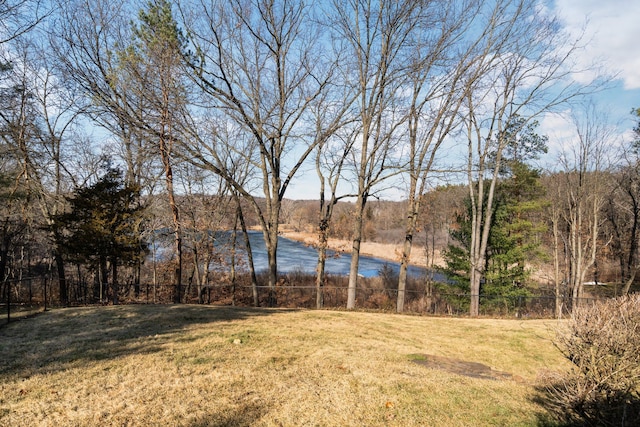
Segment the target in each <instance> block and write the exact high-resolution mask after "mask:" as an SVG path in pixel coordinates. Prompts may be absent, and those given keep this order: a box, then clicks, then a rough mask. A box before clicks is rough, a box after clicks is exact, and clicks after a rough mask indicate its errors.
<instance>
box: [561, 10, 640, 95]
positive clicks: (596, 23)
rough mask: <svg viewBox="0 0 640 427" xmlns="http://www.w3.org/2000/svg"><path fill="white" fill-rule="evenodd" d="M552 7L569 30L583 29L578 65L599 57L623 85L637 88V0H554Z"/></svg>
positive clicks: (574, 32) (639, 73)
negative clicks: (582, 41)
mask: <svg viewBox="0 0 640 427" xmlns="http://www.w3.org/2000/svg"><path fill="white" fill-rule="evenodd" d="M554 11H555V13H556V14H557V15H558V17H559V18H560V19H561V20H562V22H563V23H564V24H565V27H566V29H567V30H568V31H569V32H570V34H572V35H575V36H578V35H579V34H581V33H582V31H583V30H584V31H585V38H584V40H585V41H587V42H588V43H587V46H586V47H585V50H584V51H583V53H582V55H583V56H582V58H581V61H580V62H581V63H582V65H585V66H587V65H588V64H591V63H592V62H593V61H594V60H596V61H597V60H602V61H604V62H605V63H606V64H607V67H608V69H609V70H610V71H611V72H615V73H619V77H620V78H621V79H622V80H623V82H624V87H625V89H640V55H639V54H638V53H639V49H638V42H639V41H640V25H638V17H640V1H637V0H555V4H554Z"/></svg>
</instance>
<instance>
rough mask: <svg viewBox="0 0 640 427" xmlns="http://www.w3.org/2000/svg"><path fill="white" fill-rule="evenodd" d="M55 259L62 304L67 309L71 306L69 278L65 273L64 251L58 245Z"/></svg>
mask: <svg viewBox="0 0 640 427" xmlns="http://www.w3.org/2000/svg"><path fill="white" fill-rule="evenodd" d="M54 257H55V259H56V270H57V272H58V286H59V288H60V304H61V305H62V306H63V307H66V306H67V305H68V304H69V291H68V289H67V276H66V275H65V272H64V259H63V258H62V251H61V250H60V247H59V246H57V245H56V249H55V254H54Z"/></svg>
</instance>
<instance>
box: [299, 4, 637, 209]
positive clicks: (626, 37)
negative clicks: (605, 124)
mask: <svg viewBox="0 0 640 427" xmlns="http://www.w3.org/2000/svg"><path fill="white" fill-rule="evenodd" d="M545 3H546V4H547V8H548V9H549V11H550V12H551V13H552V14H555V15H556V16H557V17H558V18H559V19H560V22H561V23H562V25H563V27H564V29H565V30H566V31H567V32H568V33H569V34H570V35H572V36H573V37H574V38H578V37H580V35H581V34H582V35H583V36H582V37H583V38H582V40H583V41H584V48H583V49H581V50H580V52H579V53H578V56H577V61H578V65H579V66H581V67H583V68H588V67H590V66H591V64H593V63H594V62H597V63H599V64H601V65H602V67H603V68H604V69H605V71H606V72H607V73H609V74H611V75H614V76H615V78H614V80H613V81H612V82H611V84H610V87H609V88H608V89H607V90H605V91H602V92H599V93H598V94H596V95H593V103H594V104H595V105H596V107H597V109H598V110H600V111H602V112H603V116H604V115H606V116H608V118H607V120H608V121H609V122H611V126H615V129H616V133H617V138H616V139H617V141H616V143H620V142H621V141H623V140H625V139H626V140H628V139H629V138H630V137H631V135H630V133H631V129H632V127H633V126H634V124H635V123H634V120H633V119H632V116H631V114H630V112H631V109H632V108H637V107H640V25H639V24H638V19H640V1H639V0H549V1H548V2H545ZM593 77H594V75H593V74H591V73H584V74H580V75H577V76H576V79H578V81H579V82H581V83H585V84H586V83H588V82H589V81H590V80H592V79H593ZM564 113H565V114H564V116H562V115H557V114H554V115H552V114H549V115H545V116H543V117H542V118H541V119H540V127H539V133H541V134H544V135H547V136H548V137H549V146H550V151H549V153H548V155H547V156H545V157H546V158H544V159H541V161H542V163H546V164H553V163H554V162H555V161H557V158H558V156H559V154H560V152H561V151H562V149H563V147H566V145H567V144H570V143H571V140H572V139H573V138H575V133H574V130H573V128H574V125H572V124H571V122H570V121H569V120H568V116H569V115H570V113H571V111H569V110H566V111H565V112H564ZM300 172H302V173H301V174H299V176H298V177H297V178H296V179H294V181H293V182H292V185H291V186H290V187H289V189H288V191H287V195H286V197H287V198H290V199H317V198H318V194H317V191H318V190H317V189H318V183H317V176H316V173H315V170H314V169H313V167H312V166H311V165H310V166H309V167H307V168H304V169H303V170H302V171H300ZM385 198H389V199H399V198H402V192H401V191H397V190H396V191H391V192H387V194H386V196H385Z"/></svg>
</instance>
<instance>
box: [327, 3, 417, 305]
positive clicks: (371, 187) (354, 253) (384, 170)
mask: <svg viewBox="0 0 640 427" xmlns="http://www.w3.org/2000/svg"><path fill="white" fill-rule="evenodd" d="M419 4H420V2H418V1H404V2H385V1H377V2H370V1H363V0H349V1H346V2H337V1H334V3H333V7H334V16H333V18H332V19H331V20H330V23H331V25H332V26H333V27H334V28H335V30H334V31H335V34H336V35H337V36H339V37H342V38H344V40H345V41H346V43H345V50H346V52H347V58H350V61H351V64H349V67H350V69H352V70H353V77H352V81H351V84H352V85H354V88H356V90H357V94H358V99H357V101H356V104H355V107H354V110H355V112H354V114H355V116H356V117H357V120H358V128H357V132H358V144H357V146H354V147H353V149H352V150H351V156H352V162H353V182H354V185H353V186H354V188H355V192H356V194H357V197H356V201H355V205H354V213H353V216H354V218H353V235H352V240H353V247H352V250H351V268H350V271H349V288H348V294H347V308H348V309H352V308H354V307H355V304H356V287H357V281H358V266H359V258H360V244H361V242H362V239H363V220H364V213H365V207H366V204H367V200H368V199H369V197H370V196H371V195H372V194H373V193H374V192H375V186H376V185H377V184H380V183H381V182H382V181H384V180H385V179H386V178H387V177H389V176H390V175H394V174H396V173H398V169H397V167H398V164H397V162H396V159H395V158H394V157H393V156H392V150H393V148H394V144H396V143H397V142H398V138H399V132H400V125H401V124H402V123H403V120H404V117H403V115H402V113H401V112H400V111H399V109H398V105H397V103H398V99H399V96H400V95H401V93H402V87H403V83H404V82H405V79H406V67H407V59H406V58H407V56H408V54H409V51H410V50H411V49H412V47H411V46H410V44H409V43H408V42H409V41H410V35H411V34H412V32H413V31H414V28H415V26H416V22H417V16H418V13H419V7H418V5H419Z"/></svg>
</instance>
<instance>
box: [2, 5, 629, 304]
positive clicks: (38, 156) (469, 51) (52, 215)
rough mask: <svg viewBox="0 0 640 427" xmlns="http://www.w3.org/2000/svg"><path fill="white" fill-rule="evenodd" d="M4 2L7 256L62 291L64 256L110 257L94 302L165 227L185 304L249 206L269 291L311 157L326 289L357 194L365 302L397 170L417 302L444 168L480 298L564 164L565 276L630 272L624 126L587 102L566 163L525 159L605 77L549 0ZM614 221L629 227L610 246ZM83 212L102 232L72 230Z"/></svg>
mask: <svg viewBox="0 0 640 427" xmlns="http://www.w3.org/2000/svg"><path fill="white" fill-rule="evenodd" d="M316 3H318V4H316ZM0 17H1V18H2V22H3V24H2V28H1V36H0V43H1V46H2V60H1V61H0V63H1V65H2V68H1V69H0V79H1V81H0V83H1V85H0V97H1V98H2V101H3V103H2V105H3V107H2V112H1V119H2V122H1V123H0V135H1V137H2V139H1V147H0V150H1V151H0V161H1V162H2V174H1V177H0V178H1V180H0V183H1V184H2V199H3V201H4V203H3V208H2V210H3V214H2V218H3V221H2V229H1V232H2V236H1V237H2V239H3V240H2V248H1V251H0V274H2V277H3V278H6V277H8V276H9V275H11V274H17V273H16V272H18V271H20V272H21V271H22V269H21V268H18V267H16V266H17V265H22V264H20V263H21V262H22V263H24V265H27V264H29V265H30V263H28V262H27V261H26V260H25V259H24V256H26V255H24V254H25V253H26V252H23V255H19V254H18V252H19V251H18V249H17V248H25V247H26V246H25V245H27V244H29V245H30V246H29V247H30V248H31V250H32V252H33V254H34V255H33V256H36V255H35V254H38V255H37V256H38V257H40V258H41V259H42V260H43V262H45V261H46V262H45V264H46V263H47V262H48V264H49V268H51V269H54V270H55V271H56V276H57V280H58V284H59V296H60V301H61V303H62V304H65V303H66V301H67V295H68V291H69V290H68V288H67V284H66V275H67V269H68V268H69V267H68V265H69V264H76V265H81V264H83V265H86V266H91V268H93V270H94V271H97V272H98V274H97V276H98V277H99V279H98V281H97V283H99V284H100V286H101V290H100V291H99V292H100V298H101V299H102V295H103V290H102V289H103V288H104V287H106V284H107V282H108V280H109V279H108V277H109V276H108V271H109V270H110V271H111V273H110V274H111V279H110V280H111V282H112V284H113V286H114V289H117V283H118V266H119V265H121V264H122V263H125V264H128V265H129V267H130V268H132V269H133V270H134V271H135V268H136V265H137V266H138V267H137V268H138V271H139V268H140V264H141V263H142V261H143V259H144V257H145V256H147V255H148V254H149V252H153V251H155V250H156V248H157V247H156V245H155V243H154V239H156V238H158V236H159V233H160V231H161V232H162V235H163V236H164V238H165V239H166V238H168V237H167V236H170V238H171V248H172V253H171V255H170V260H171V267H170V270H171V271H170V275H171V277H170V278H168V279H167V280H169V281H170V282H172V283H173V284H175V285H176V286H175V289H176V292H175V295H174V301H176V302H179V301H181V300H182V295H181V289H183V286H182V284H183V280H185V279H186V278H187V277H188V280H189V283H193V282H194V281H195V283H197V286H201V285H202V284H204V283H206V282H207V280H208V275H209V272H210V267H211V265H212V263H215V262H222V263H228V262H229V261H228V259H227V258H225V259H224V260H222V259H216V256H217V255H216V250H217V249H216V247H215V244H214V243H215V242H214V240H215V233H211V232H210V231H211V230H216V229H227V230H238V231H244V236H246V231H247V227H248V225H247V218H249V217H251V220H252V221H255V222H256V224H257V225H258V226H259V228H260V230H261V231H262V235H263V237H264V241H265V244H266V248H267V253H268V258H269V269H268V274H267V277H268V278H267V288H268V291H269V294H270V296H271V294H273V291H274V290H275V287H276V285H277V283H278V266H277V257H276V254H277V250H278V235H279V232H280V228H279V227H280V225H281V223H282V213H283V209H284V207H283V205H284V204H285V203H286V202H285V200H286V196H287V191H288V190H289V189H290V186H291V184H292V182H294V181H295V179H296V178H298V177H300V176H301V175H303V174H306V175H309V174H312V173H314V172H313V170H314V169H315V174H316V175H317V179H318V182H319V184H320V185H319V189H318V190H313V191H316V193H315V194H313V192H312V193H310V194H309V198H310V199H316V200H319V205H318V206H317V209H316V211H315V213H314V214H313V215H314V218H316V219H317V221H316V222H317V224H316V226H317V227H316V229H317V232H318V247H319V254H320V255H319V259H318V267H317V275H316V286H317V288H318V292H317V295H318V300H317V306H318V307H321V306H322V300H321V292H320V289H321V287H322V286H323V285H324V282H325V277H324V276H325V275H324V262H325V259H326V249H327V240H328V238H329V233H330V232H331V230H332V227H335V223H336V221H335V217H334V216H335V213H336V210H335V207H336V206H338V205H339V202H340V201H344V200H350V201H351V202H352V206H351V210H350V212H349V220H350V221H349V223H350V224H349V228H350V232H349V238H350V240H351V241H352V251H351V271H350V275H349V284H348V298H347V308H349V309H352V308H355V305H356V298H355V296H356V289H357V287H358V261H359V255H360V246H361V242H362V240H363V238H365V232H366V230H365V223H366V221H367V212H368V206H369V204H370V202H371V200H376V199H377V198H379V197H380V194H382V193H383V192H384V190H386V189H388V188H390V187H394V188H395V191H396V192H399V193H400V194H401V195H402V198H403V199H405V200H406V203H405V205H404V206H405V208H406V210H405V212H404V213H403V217H404V225H403V229H404V230H403V235H404V238H403V242H404V243H403V248H402V254H401V268H400V274H399V278H398V293H397V295H398V297H397V304H396V307H397V311H398V312H401V311H403V306H404V301H405V290H406V283H407V279H406V271H407V266H408V263H409V259H410V256H411V251H412V246H413V241H414V237H415V235H416V232H417V227H418V224H419V215H420V212H422V211H423V210H424V209H425V207H426V206H425V203H427V201H428V200H429V197H431V196H430V195H431V194H432V190H433V188H434V187H436V186H437V185H438V184H440V183H442V182H443V181H447V180H448V181H451V182H466V188H467V191H468V198H467V202H466V205H467V208H466V210H465V211H464V212H462V211H461V212H460V221H458V225H459V230H458V231H459V233H458V234H457V235H456V236H457V237H456V239H457V241H458V244H457V246H455V247H456V248H457V249H453V248H452V249H450V250H449V251H448V254H450V255H451V256H452V257H453V258H452V259H451V266H453V265H454V264H455V263H457V264H456V265H458V267H457V268H453V267H452V268H451V273H452V274H457V275H458V276H459V277H464V281H465V285H464V286H465V287H466V289H467V290H468V294H469V295H470V301H469V312H470V314H471V315H472V316H477V315H478V312H479V301H480V294H481V293H482V292H483V291H485V290H486V289H485V288H487V287H488V286H489V285H488V283H496V280H502V282H504V283H511V284H512V285H513V284H514V283H517V282H518V281H519V279H512V280H506V279H505V277H507V276H504V274H506V273H505V271H507V270H513V268H514V265H517V266H519V267H518V268H520V269H521V270H523V271H524V267H523V263H524V258H523V256H524V255H519V256H514V254H513V253H509V250H508V248H509V245H512V246H513V245H516V246H517V245H522V244H524V242H525V240H526V239H528V238H529V236H533V235H535V233H534V232H533V230H534V229H535V227H536V226H535V225H534V223H530V221H529V216H531V215H534V214H533V213H532V212H536V213H535V214H536V215H539V214H540V209H538V207H539V206H530V204H529V201H530V198H531V197H534V199H535V198H537V193H536V192H537V191H538V190H537V189H536V188H537V187H536V186H535V184H534V181H536V180H538V179H550V180H551V179H555V180H557V181H558V182H557V183H555V184H554V185H552V186H551V187H552V188H553V190H554V191H556V192H557V195H556V196H557V197H556V198H555V199H554V200H556V199H557V200H558V203H551V204H548V205H545V204H543V203H542V204H540V206H543V205H544V207H541V209H542V210H543V211H544V212H546V213H545V218H551V219H552V221H551V223H550V224H551V229H552V230H554V231H553V233H554V234H553V236H554V239H555V240H554V242H555V244H554V246H553V250H554V251H555V252H554V260H558V261H557V268H556V277H557V280H556V283H557V286H558V292H557V294H558V295H559V294H560V286H561V284H562V282H563V279H562V277H565V276H566V277H567V278H568V279H567V280H568V281H569V287H570V289H571V290H572V293H573V297H574V298H575V299H576V300H577V298H579V297H580V295H581V292H582V290H581V289H582V283H583V282H584V278H585V275H586V274H587V272H588V271H589V269H590V268H592V267H593V264H594V263H595V262H596V259H597V256H596V255H597V250H598V248H599V247H606V248H609V249H610V250H612V251H613V250H615V251H617V253H619V254H620V260H621V264H620V265H621V268H624V271H625V273H624V275H625V281H629V280H630V281H631V282H632V281H633V278H632V276H633V277H635V270H636V268H635V265H636V258H637V253H636V252H637V248H636V247H637V242H636V240H637V239H636V235H635V233H636V231H635V228H634V227H632V230H629V229H627V228H626V226H627V225H628V222H626V221H627V220H626V219H623V218H622V217H619V215H621V214H622V212H624V213H625V214H627V213H628V212H629V211H628V209H627V207H625V208H624V209H620V203H622V200H625V201H626V200H635V199H634V197H635V194H634V195H633V196H631V195H629V194H628V192H625V191H626V190H624V189H622V188H623V187H624V188H631V187H633V185H635V181H634V183H633V184H632V183H631V181H633V177H628V178H625V179H629V180H631V181H628V182H627V181H624V183H622V182H621V184H620V185H621V187H620V188H621V189H619V190H616V191H617V192H616V193H606V192H605V191H604V190H603V191H602V192H601V191H595V190H594V189H596V188H597V189H600V188H603V189H604V188H605V187H606V185H609V184H608V183H610V182H611V179H612V178H611V177H613V176H615V177H621V176H623V175H625V172H624V171H623V170H626V169H624V168H623V167H622V166H620V164H618V165H616V167H615V168H614V169H615V170H614V169H611V168H609V167H608V166H606V165H605V164H604V161H605V153H604V151H603V150H604V148H605V146H606V145H607V144H609V143H610V142H611V138H612V135H611V134H608V133H607V132H608V131H609V130H608V129H606V128H604V123H603V122H602V121H599V120H597V118H594V117H591V116H590V114H595V113H594V112H592V111H591V110H589V108H584V109H580V111H584V114H582V116H580V114H576V118H575V123H576V130H577V134H578V140H577V142H576V145H575V150H574V151H567V152H566V153H565V154H566V156H565V157H564V158H563V161H562V162H561V166H562V167H561V168H560V169H558V170H557V171H555V173H554V174H552V175H549V176H548V177H541V176H537V175H536V171H535V170H534V169H533V168H532V166H530V162H532V161H534V160H535V159H536V157H537V156H539V155H540V153H541V152H542V151H544V150H545V146H546V143H547V141H546V139H545V137H543V136H539V135H537V134H536V131H535V128H536V123H537V120H539V119H540V118H541V117H542V116H543V115H544V114H547V113H553V112H559V111H563V110H565V109H567V108H573V109H575V110H576V111H578V110H579V108H578V106H579V105H581V104H580V103H581V102H583V101H584V99H585V98H587V97H588V96H589V94H591V93H593V92H595V91H596V90H599V89H601V88H602V87H603V86H604V85H606V80H607V77H606V76H599V77H598V78H597V79H594V81H593V82H592V83H590V84H588V85H584V84H579V83H577V82H576V81H575V80H574V79H572V73H574V72H578V71H584V70H578V69H576V68H575V64H574V59H575V55H576V54H577V51H578V50H579V49H580V43H581V40H572V39H571V38H569V36H568V35H567V34H565V33H564V32H563V31H562V30H561V25H560V24H559V22H558V21H557V19H556V18H555V17H553V16H551V15H550V14H549V12H548V11H547V10H544V9H542V8H540V7H538V5H537V4H536V2H533V1H530V0H492V1H480V0H461V1H457V2H450V1H444V0H431V1H420V0H405V1H400V2H390V1H383V0H380V1H374V2H371V1H363V0H332V1H327V2H314V4H305V3H304V2H299V1H293V0H285V1H275V0H250V1H243V0H231V1H217V0H216V1H211V2H198V1H170V0H151V1H146V2H137V1H132V0H115V1H114V0H109V1H106V0H69V1H60V2H57V1H54V2H46V3H45V2H42V3H41V2H39V1H38V0H14V1H9V2H3V4H2V5H1V6H0ZM598 126H602V128H599V127H598ZM628 154H629V156H630V157H629V162H630V163H629V165H631V164H632V161H633V159H632V158H631V156H632V154H631V151H629V153H628ZM625 167H626V166H625ZM629 167H631V166H629ZM621 179H622V178H621ZM520 180H523V181H524V182H520ZM508 187H510V188H509V189H507V188H508ZM613 194H617V196H616V197H615V199H611V200H609V199H608V197H613V196H612V195H613ZM610 195H611V196H610ZM96 196H98V197H96ZM536 200H537V199H536ZM560 201H562V203H561V202H560ZM87 203H88V204H87ZM91 203H94V204H91ZM536 203H537V202H536ZM632 204H633V203H632ZM625 206H627V205H625ZM607 207H608V208H609V210H607V209H605V208H607ZM632 210H633V209H632ZM100 212H102V213H104V212H110V214H109V215H110V216H109V215H106V216H107V217H108V218H107V217H105V218H104V219H100V214H99V213H100ZM606 215H609V217H607V216H606ZM616 215H618V216H616ZM614 217H615V218H614ZM605 219H608V220H610V221H612V224H613V223H614V222H615V223H616V224H617V226H616V227H617V228H616V227H614V230H615V233H614V234H615V236H614V235H612V237H611V239H610V241H607V242H605V243H606V244H605V245H602V244H600V243H601V241H602V235H601V228H600V225H602V223H603V221H604V220H605ZM545 221H546V220H545ZM547 222H548V221H547ZM116 223H117V224H116ZM90 224H92V225H91V227H94V228H91V227H90V228H89V230H92V231H87V230H85V234H83V235H84V236H88V237H89V238H88V239H86V238H84V237H81V234H76V233H79V232H80V231H81V230H82V228H83V227H89V225H90ZM496 224H497V225H498V226H496ZM95 227H97V228H95ZM109 227H112V228H111V231H109V232H107V233H106V234H105V235H104V236H102V234H101V233H102V232H103V231H104V230H107V231H108V230H109ZM97 230H101V231H100V232H98V231H97ZM498 230H502V234H504V235H502V236H500V235H499V234H498ZM463 231H464V233H463ZM110 233H111V234H110ZM630 233H631V234H630ZM242 235H243V234H242V233H239V234H238V236H242ZM99 236H100V237H99ZM116 236H118V237H117V238H116ZM233 236H234V237H233V239H236V234H235V233H234V234H233ZM102 237H104V240H102ZM238 238H240V239H241V238H242V237H238ZM629 239H631V240H633V245H632V246H631V243H630V240H629ZM244 241H245V243H246V245H247V248H248V251H247V252H248V253H249V254H250V253H251V250H250V247H249V241H248V239H246V238H245V239H244ZM500 242H502V243H500ZM501 245H502V246H501ZM616 245H617V246H616ZM230 247H231V252H232V257H235V253H234V251H235V247H236V246H235V242H234V244H233V245H230ZM500 248H501V249H500ZM614 248H615V249H614ZM609 249H608V250H609ZM456 251H457V255H455V256H458V257H459V258H460V259H459V260H455V259H454V258H455V256H454V254H455V253H456ZM501 251H502V252H504V253H502V254H501V257H499V254H500V252H501ZM502 255H503V256H502ZM20 257H22V259H20ZM152 257H153V259H154V260H155V259H156V254H153V255H152ZM234 259H235V258H234ZM623 259H624V262H623V261H622V260H623ZM567 260H568V261H567ZM623 264H624V267H622V265H623ZM249 265H250V266H251V265H252V263H251V259H250V258H249ZM500 265H501V266H502V267H499V266H500ZM154 266H155V264H154ZM461 266H464V268H463V269H462V267H461ZM228 270H229V274H230V275H232V276H233V275H235V263H234V262H231V263H230V264H229V269H228ZM251 271H252V274H251V277H252V284H253V298H254V303H256V304H257V303H258V285H257V278H256V275H255V272H253V270H252V269H251ZM154 273H155V269H154ZM20 274H21V273H20ZM134 276H135V275H134ZM155 277H156V276H155V274H154V280H155ZM137 279H139V275H138V277H137ZM133 280H136V278H134V279H133ZM631 282H629V283H631ZM112 296H113V298H114V302H117V292H116V291H114V292H113V293H112Z"/></svg>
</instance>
